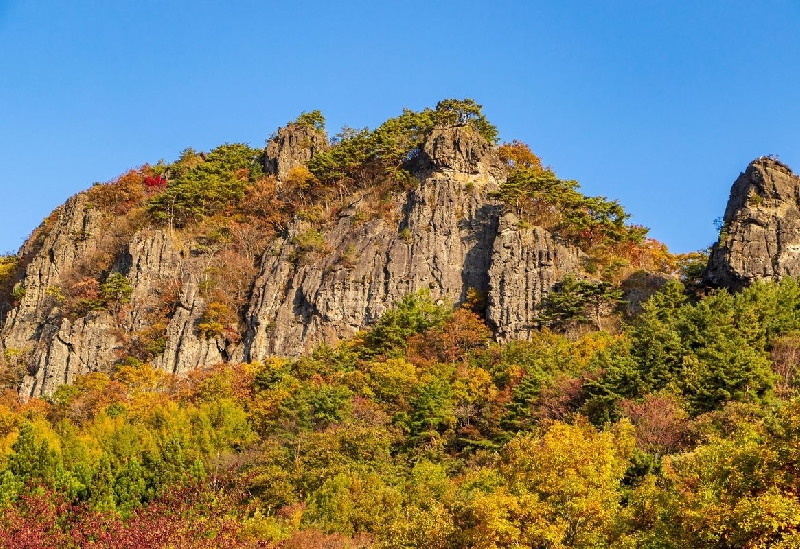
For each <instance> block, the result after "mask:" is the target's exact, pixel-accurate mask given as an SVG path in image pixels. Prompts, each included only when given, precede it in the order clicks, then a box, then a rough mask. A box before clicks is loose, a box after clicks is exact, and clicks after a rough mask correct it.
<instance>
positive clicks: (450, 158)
mask: <svg viewBox="0 0 800 549" xmlns="http://www.w3.org/2000/svg"><path fill="white" fill-rule="evenodd" d="M411 169H412V170H413V171H415V172H417V173H425V172H437V171H438V172H441V173H446V174H447V175H449V176H450V177H452V178H453V179H455V180H458V181H470V182H473V183H476V182H477V183H490V182H491V183H498V182H500V181H501V180H502V179H504V177H505V168H504V166H503V163H502V162H501V161H500V158H499V157H498V156H497V152H496V151H495V150H494V148H493V147H492V146H491V145H490V144H489V143H488V142H487V141H486V140H485V139H482V138H481V137H480V136H478V135H477V132H476V131H475V130H474V129H473V128H472V127H470V126H451V127H440V128H435V129H434V130H433V132H432V133H431V135H430V136H429V137H428V139H427V140H426V141H425V144H424V146H423V148H422V150H421V151H419V152H418V154H417V157H416V158H415V159H414V161H413V162H412V163H411Z"/></svg>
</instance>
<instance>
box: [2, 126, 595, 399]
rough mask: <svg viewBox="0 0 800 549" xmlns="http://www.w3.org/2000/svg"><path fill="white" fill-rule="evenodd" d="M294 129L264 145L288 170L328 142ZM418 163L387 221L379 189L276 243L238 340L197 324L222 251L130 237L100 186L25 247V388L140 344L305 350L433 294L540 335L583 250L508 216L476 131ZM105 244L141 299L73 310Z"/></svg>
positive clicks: (20, 333)
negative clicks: (70, 293)
mask: <svg viewBox="0 0 800 549" xmlns="http://www.w3.org/2000/svg"><path fill="white" fill-rule="evenodd" d="M290 130H291V131H290ZM290 130H286V131H283V130H282V131H280V132H278V134H277V136H276V138H275V139H274V140H273V141H272V142H270V143H269V146H268V148H267V151H266V154H265V158H266V161H265V162H266V165H267V167H268V168H269V170H271V171H272V172H273V173H275V174H277V175H278V177H279V178H283V177H286V175H287V174H288V172H289V171H290V170H291V168H293V167H295V166H298V165H300V164H302V163H303V162H305V161H307V160H308V159H309V158H311V156H313V154H314V151H315V150H318V147H319V146H321V145H320V144H319V143H317V142H316V141H315V140H316V139H317V138H319V136H318V135H316V134H313V135H311V134H309V135H301V134H302V132H299V133H298V131H297V128H293V129H291V128H290ZM414 164H415V168H414V170H415V174H416V179H417V182H416V184H415V185H413V186H412V187H413V188H411V190H402V189H396V190H392V191H390V196H388V197H384V199H385V202H386V204H387V207H386V208H384V209H383V210H381V211H380V213H379V214H378V215H375V213H374V212H375V204H374V200H375V197H374V196H369V195H368V194H367V193H363V192H362V193H360V194H359V193H355V194H354V195H353V196H352V198H351V199H350V200H349V201H348V202H347V204H346V207H343V208H341V210H340V211H339V212H338V214H336V216H335V218H333V219H332V220H331V221H330V222H328V223H327V224H326V225H325V226H324V227H322V228H317V227H315V226H313V225H312V223H311V222H310V221H309V220H308V219H304V218H302V217H297V218H295V219H294V220H293V221H292V222H291V223H290V224H289V225H288V227H287V228H286V230H285V231H284V232H283V233H282V234H280V235H279V236H277V237H272V238H271V240H269V242H267V243H266V246H265V248H266V251H265V252H264V253H263V254H262V255H261V256H260V257H259V258H256V261H255V265H257V268H256V269H254V270H253V271H252V272H253V275H252V276H251V277H250V278H248V279H246V280H245V283H244V284H243V287H246V289H247V292H246V298H245V299H244V300H243V305H242V306H241V308H240V310H239V311H236V314H237V315H238V316H239V318H240V319H241V322H242V324H243V326H244V327H243V329H242V331H241V337H237V338H230V337H225V336H224V335H223V334H221V333H218V332H214V333H209V332H205V333H204V332H203V331H202V330H200V329H199V328H198V326H199V324H200V323H201V321H202V320H203V318H204V317H203V315H204V313H205V312H206V309H207V307H208V303H207V301H208V299H207V297H204V295H205V294H204V292H203V289H204V288H206V287H207V286H205V285H204V284H207V278H208V275H207V273H208V272H209V270H210V269H211V268H212V266H213V265H217V266H218V267H219V266H222V267H225V260H224V258H222V259H220V257H218V255H219V252H218V250H215V248H214V247H213V246H199V245H196V244H195V245H187V243H186V242H185V241H184V240H185V239H183V237H181V236H180V234H178V233H175V232H173V231H171V230H169V229H167V228H154V227H152V226H148V227H145V228H135V229H132V228H131V227H127V230H126V227H119V226H117V225H116V224H115V222H114V221H113V219H114V217H113V215H109V214H108V213H103V212H102V211H101V210H100V209H99V208H97V207H95V205H94V204H93V203H92V201H91V199H90V196H89V194H88V193H81V194H79V195H77V196H75V197H73V198H71V199H70V200H69V201H67V203H65V204H64V205H63V206H61V207H60V208H58V209H57V210H56V212H54V214H53V215H52V216H51V218H50V219H49V220H48V222H47V223H46V225H45V226H44V227H43V228H42V229H40V231H39V233H38V236H37V237H36V239H35V241H33V240H32V241H31V242H29V243H28V244H26V247H27V248H28V249H27V256H26V257H28V258H29V260H28V262H27V265H26V268H25V272H24V276H22V278H21V280H20V281H19V283H18V288H22V289H24V292H18V294H19V295H20V296H21V297H19V299H18V301H17V302H16V305H15V307H14V308H13V309H12V310H11V311H10V312H9V313H8V314H7V316H6V318H5V319H4V321H3V325H2V330H1V331H0V341H1V344H2V349H3V351H4V353H5V355H6V356H7V357H13V359H14V360H15V361H16V362H17V363H18V364H19V365H20V367H24V368H25V369H26V375H25V377H24V379H23V381H22V385H21V392H22V393H23V394H24V395H42V394H51V393H52V392H53V391H54V390H55V388H56V387H57V386H58V385H60V384H63V383H69V382H70V380H71V379H72V378H73V377H74V376H75V375H77V374H83V373H86V372H89V371H93V370H108V369H110V368H112V367H113V365H114V364H116V363H119V362H120V361H121V360H123V359H125V356H126V354H128V353H129V352H130V349H131V348H133V347H135V346H136V345H137V344H138V345H140V347H141V346H147V348H148V349H155V351H153V352H152V354H153V356H152V359H151V362H152V363H153V364H154V365H155V366H157V367H159V368H162V369H164V370H167V371H170V372H184V371H186V370H189V369H192V368H196V367H199V366H202V365H206V364H214V363H219V362H224V361H253V360H261V359H264V358H266V357H268V356H271V355H298V354H301V353H304V352H307V351H308V350H309V349H310V348H311V347H313V346H314V345H316V344H318V343H320V342H323V341H324V342H328V343H334V342H336V341H338V340H340V339H342V338H344V337H348V336H351V335H353V334H354V333H355V332H357V331H358V330H361V329H364V328H365V327H367V326H369V325H370V324H371V323H373V322H374V321H375V320H376V319H377V318H379V317H380V316H381V314H382V313H383V312H385V311H386V310H387V309H388V308H390V307H392V305H393V304H394V303H396V302H397V301H399V300H400V299H401V298H402V297H403V296H404V295H406V294H408V293H409V292H414V291H417V290H421V289H427V290H429V291H430V293H431V295H432V297H433V298H434V299H437V300H439V299H440V300H443V301H444V302H448V303H458V302H460V301H463V300H464V299H465V296H466V295H467V292H468V291H469V290H470V289H473V290H474V291H475V292H476V295H481V296H485V297H486V309H485V316H486V318H487V321H488V323H489V324H490V326H491V327H492V328H493V330H494V332H495V335H496V337H497V338H498V339H501V340H507V339H510V338H519V337H522V338H524V337H526V336H528V334H529V333H530V331H531V330H532V329H534V327H535V318H536V316H537V313H538V307H539V306H540V304H541V300H542V297H543V296H544V295H545V294H546V293H547V292H548V290H549V289H550V288H552V287H553V285H554V284H555V283H556V282H558V281H559V280H560V279H561V278H562V277H563V276H564V274H565V273H567V272H572V271H576V270H580V268H581V265H582V262H583V257H582V253H581V252H580V251H579V250H578V249H577V248H575V247H573V246H570V245H567V244H565V243H563V242H560V241H559V240H558V239H557V238H555V237H554V236H552V235H551V234H549V233H548V232H547V231H545V230H543V229H541V228H539V227H535V226H534V227H531V226H528V225H527V224H525V223H521V222H519V220H518V219H517V218H516V217H515V216H514V215H513V214H510V213H504V210H503V208H502V207H501V206H500V205H499V204H498V202H496V201H495V200H494V199H492V198H491V193H492V191H495V190H496V189H497V187H498V184H499V183H500V182H501V181H502V180H503V177H504V174H505V166H504V164H503V163H502V162H501V161H500V160H499V158H498V156H497V153H496V151H495V150H494V148H493V147H491V146H490V145H489V144H488V143H487V142H486V141H484V140H483V139H482V138H481V137H480V136H479V135H477V134H476V133H475V132H473V131H470V129H469V128H465V127H449V128H437V129H436V130H434V131H433V132H432V133H431V134H430V135H429V137H428V138H427V140H426V142H425V145H424V147H423V148H422V149H421V150H420V151H418V153H417V154H416V155H415V158H414ZM370 212H371V213H370ZM115 231H116V233H115ZM109 233H113V234H109ZM309 234H313V235H314V236H315V240H314V242H315V244H314V245H313V246H309V245H307V243H306V240H307V238H308V235H309ZM108 239H115V242H116V243H117V245H118V246H121V248H120V249H122V250H123V253H121V254H118V255H117V256H115V258H114V261H113V262H111V263H110V264H109V267H108V269H107V272H105V273H104V274H103V277H108V276H109V273H120V274H122V275H124V277H125V278H126V279H127V280H128V281H129V282H130V285H131V288H130V294H129V298H128V299H127V300H126V302H125V304H124V305H115V306H106V307H91V306H90V307H89V309H88V310H83V309H80V310H77V311H76V309H74V308H73V309H68V308H67V306H66V305H65V304H64V303H66V301H64V296H63V295H62V294H63V292H62V290H61V289H62V288H66V287H76V286H80V284H83V283H84V282H82V281H83V280H84V279H81V278H80V269H79V268H78V267H79V266H80V265H81V264H82V263H90V262H93V261H97V258H98V255H102V253H103V251H104V250H105V249H106V248H107V246H106V245H105V244H104V241H105V240H108ZM182 239H183V240H182ZM120 243H121V244H120ZM76 269H77V271H76ZM68 279H69V280H68ZM75 280H78V282H75ZM86 280H88V281H89V282H91V281H92V280H93V279H91V278H90V277H88V278H86ZM70 284H71V286H70ZM87 284H88V282H87ZM101 290H102V288H101ZM102 291H104V290H102ZM102 291H101V292H100V294H102ZM84 293H85V292H84ZM95 293H97V292H95ZM101 297H102V296H101ZM84 301H86V300H84ZM95 301H96V300H95ZM89 303H90V305H91V303H94V302H92V301H91V300H89ZM165 304H166V305H165ZM165 307H166V309H165ZM158 319H162V320H158ZM162 321H163V322H162ZM159 322H162V324H163V325H160V327H158V326H159V324H158V323H159ZM151 332H153V333H155V332H157V333H156V335H153V334H152V333H151ZM156 336H157V337H156ZM154 341H155V342H156V343H153V342H154Z"/></svg>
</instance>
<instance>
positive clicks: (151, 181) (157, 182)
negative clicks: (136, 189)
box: [144, 175, 167, 189]
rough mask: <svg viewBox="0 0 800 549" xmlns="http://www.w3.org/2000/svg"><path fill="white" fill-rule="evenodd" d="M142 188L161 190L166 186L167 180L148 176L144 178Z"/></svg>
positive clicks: (161, 176)
mask: <svg viewBox="0 0 800 549" xmlns="http://www.w3.org/2000/svg"><path fill="white" fill-rule="evenodd" d="M144 186H145V187H147V188H148V189H163V188H164V187H166V186H167V180H166V178H165V177H164V176H163V175H154V176H151V175H148V176H147V177H145V178H144Z"/></svg>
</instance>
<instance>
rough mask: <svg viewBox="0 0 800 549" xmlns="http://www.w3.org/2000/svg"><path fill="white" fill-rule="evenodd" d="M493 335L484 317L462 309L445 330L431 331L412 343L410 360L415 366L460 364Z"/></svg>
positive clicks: (409, 345)
mask: <svg viewBox="0 0 800 549" xmlns="http://www.w3.org/2000/svg"><path fill="white" fill-rule="evenodd" d="M490 336H491V332H490V331H489V328H487V327H486V324H484V323H483V320H482V319H481V317H479V316H478V315H477V314H475V313H474V312H472V311H469V310H467V309H463V308H462V309H458V310H457V311H456V312H455V313H453V317H452V318H451V319H450V320H448V321H447V322H445V324H444V325H443V326H442V327H441V328H435V329H431V330H427V331H425V332H423V333H421V334H417V335H415V336H413V337H412V338H411V339H410V340H409V342H408V351H407V354H406V356H407V358H408V361H409V362H411V363H412V364H416V365H422V364H430V363H432V362H456V361H458V360H461V359H462V358H463V357H464V355H465V354H466V353H467V352H468V351H470V350H472V349H475V348H478V347H481V346H485V345H486V342H487V341H488V340H489V337H490Z"/></svg>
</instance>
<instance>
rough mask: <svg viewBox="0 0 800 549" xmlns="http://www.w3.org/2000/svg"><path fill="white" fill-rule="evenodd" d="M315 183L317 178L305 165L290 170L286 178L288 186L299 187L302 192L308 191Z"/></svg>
mask: <svg viewBox="0 0 800 549" xmlns="http://www.w3.org/2000/svg"><path fill="white" fill-rule="evenodd" d="M315 181H316V178H315V177H314V174H313V173H311V171H310V170H309V169H308V168H307V167H305V166H303V165H301V166H295V167H294V168H292V169H291V170H289V173H288V175H287V176H286V184H287V185H290V186H292V187H297V188H298V189H300V190H302V191H305V190H306V189H308V188H309V187H310V186H311V185H312V184H313V183H314V182H315Z"/></svg>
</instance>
